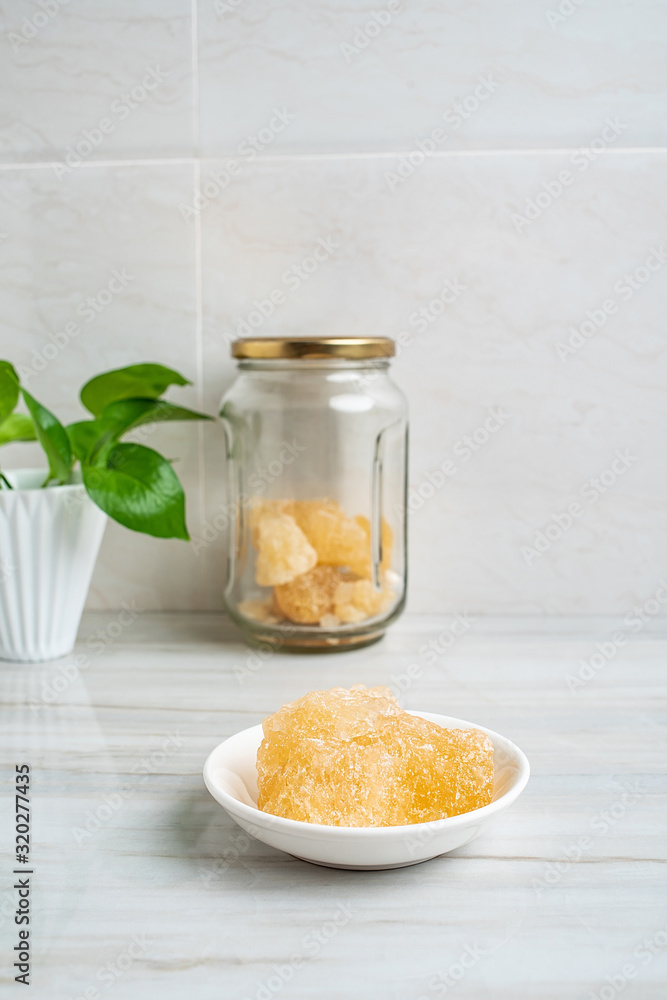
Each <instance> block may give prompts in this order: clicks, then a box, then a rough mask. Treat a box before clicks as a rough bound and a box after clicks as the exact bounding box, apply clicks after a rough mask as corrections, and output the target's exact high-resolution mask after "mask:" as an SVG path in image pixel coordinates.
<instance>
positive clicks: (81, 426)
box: [65, 420, 116, 462]
mask: <svg viewBox="0 0 667 1000" xmlns="http://www.w3.org/2000/svg"><path fill="white" fill-rule="evenodd" d="M65 429H66V431H67V434H68V436H69V440H70V444H71V446H72V451H73V452H74V455H75V456H76V458H78V459H79V461H80V462H87V461H88V460H89V459H90V458H91V457H93V455H94V452H96V451H100V450H101V449H102V448H103V447H104V445H105V444H106V443H107V442H109V441H111V440H112V439H113V438H114V436H115V433H116V425H115V424H113V423H110V422H109V421H106V420H80V421H78V423H75V424H68V425H67V427H66V428H65Z"/></svg>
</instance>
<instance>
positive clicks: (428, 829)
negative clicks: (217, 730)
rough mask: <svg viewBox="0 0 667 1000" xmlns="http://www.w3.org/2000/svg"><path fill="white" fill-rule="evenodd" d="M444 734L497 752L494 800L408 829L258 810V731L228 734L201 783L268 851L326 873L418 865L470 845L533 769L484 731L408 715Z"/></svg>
mask: <svg viewBox="0 0 667 1000" xmlns="http://www.w3.org/2000/svg"><path fill="white" fill-rule="evenodd" d="M412 714H413V715H420V716H421V717H422V718H423V719H429V720H430V721H431V722H437V723H438V724H439V725H441V726H445V727H446V728H448V729H481V730H482V731H483V732H485V733H486V734H487V735H488V736H490V737H491V740H492V742H493V749H494V767H495V783H494V791H493V800H492V802H491V803H490V804H489V805H488V806H483V807H482V808H481V809H474V810H473V811H472V812H468V813H462V814H461V815H460V816H452V817H451V818H449V819H439V820H435V821H434V822H432V823H413V824H411V825H409V826H383V827H341V826H320V825H319V824H315V823H302V822H299V821H297V820H293V819H283V818H282V817H281V816H272V815H271V814H270V813H265V812H262V811H261V810H260V809H258V808H257V769H256V764H255V761H256V759H257V749H258V747H259V744H260V743H261V741H262V727H261V726H253V727H252V728H251V729H244V730H243V731H242V732H240V733H237V734H236V735H235V736H231V737H230V738H229V739H228V740H225V741H224V743H221V744H220V745H219V746H217V747H216V748H215V750H213V751H212V752H211V753H210V754H209V756H208V758H207V760H206V763H205V764H204V781H205V783H206V787H207V788H208V790H209V792H210V793H211V795H212V796H213V798H214V799H215V800H216V801H217V802H219V803H220V805H221V806H223V808H224V809H226V810H227V812H228V813H229V815H230V816H231V817H232V819H234V820H235V821H236V822H237V823H238V825H239V826H240V827H241V828H242V829H243V830H245V831H246V832H247V833H249V834H250V835H251V836H253V837H256V838H257V840H261V841H262V842H263V843H265V844H270V846H271V847H277V848H278V849H279V850H281V851H285V852H286V853H287V854H292V855H294V856H295V857H297V858H301V859H302V860H303V861H310V862H312V863H313V864H316V865H325V866H327V867H329V868H351V869H359V870H380V869H384V868H404V867H406V866H407V865H417V864H420V862H422V861H428V860H429V859H430V858H436V857H438V856H439V855H441V854H447V852H448V851H453V850H455V848H457V847H462V846H463V845H464V844H467V843H469V842H470V841H471V840H473V839H474V838H475V837H477V836H479V834H480V833H482V831H484V830H486V828H487V826H488V825H489V824H490V823H491V822H492V821H493V820H494V819H495V817H496V816H497V815H498V814H499V813H501V812H502V811H503V809H506V808H507V807H508V806H509V805H511V804H512V802H514V800H515V799H516V798H517V797H518V796H519V795H520V794H521V792H522V791H523V789H524V788H525V787H526V784H527V782H528V777H529V774H530V767H529V765H528V761H527V759H526V756H525V754H524V753H522V751H521V750H519V748H518V747H517V746H515V745H514V744H513V743H510V741H509V740H507V739H505V737H504V736H500V735H499V734H498V733H494V732H493V731H492V730H490V729H485V728H484V726H475V725H474V724H473V723H471V722H464V721H463V720H462V719H453V718H451V717H450V716H448V715H434V714H433V713H432V712H413V713H412Z"/></svg>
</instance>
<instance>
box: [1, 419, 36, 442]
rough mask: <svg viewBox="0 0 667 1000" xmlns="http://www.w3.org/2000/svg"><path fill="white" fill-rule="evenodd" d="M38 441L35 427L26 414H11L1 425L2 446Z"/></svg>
mask: <svg viewBox="0 0 667 1000" xmlns="http://www.w3.org/2000/svg"><path fill="white" fill-rule="evenodd" d="M36 440H37V435H36V433H35V425H34V424H33V422H32V420H31V419H30V417H28V416H26V414H25V413H10V415H9V416H8V417H5V419H4V420H3V421H2V423H1V424H0V444H9V442H10V441H36Z"/></svg>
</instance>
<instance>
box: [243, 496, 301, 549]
mask: <svg viewBox="0 0 667 1000" xmlns="http://www.w3.org/2000/svg"><path fill="white" fill-rule="evenodd" d="M278 514H290V515H293V514H294V501H293V500H264V499H262V498H261V497H254V499H253V501H252V504H251V506H250V513H249V514H248V521H249V524H250V531H251V534H252V544H253V545H254V546H255V548H257V546H258V542H259V522H260V521H261V520H262V518H263V517H266V516H267V515H268V516H270V517H276V515H278Z"/></svg>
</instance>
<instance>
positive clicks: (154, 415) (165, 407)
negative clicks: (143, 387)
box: [102, 399, 212, 434]
mask: <svg viewBox="0 0 667 1000" xmlns="http://www.w3.org/2000/svg"><path fill="white" fill-rule="evenodd" d="M102 419H103V420H108V421H111V422H113V423H116V424H118V426H119V427H122V431H121V432H120V433H122V434H124V433H126V432H127V431H130V430H132V429H133V428H135V427H141V425H142V424H159V423H162V422H163V421H168V420H211V419H212V417H209V416H208V415H207V414H206V413H197V411H196V410H188V409H187V408H186V407H185V406H174V404H173V403H167V402H166V400H164V399H158V400H155V399H123V400H119V401H118V402H116V403H110V404H109V406H107V407H106V408H105V410H104V412H103V414H102Z"/></svg>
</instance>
